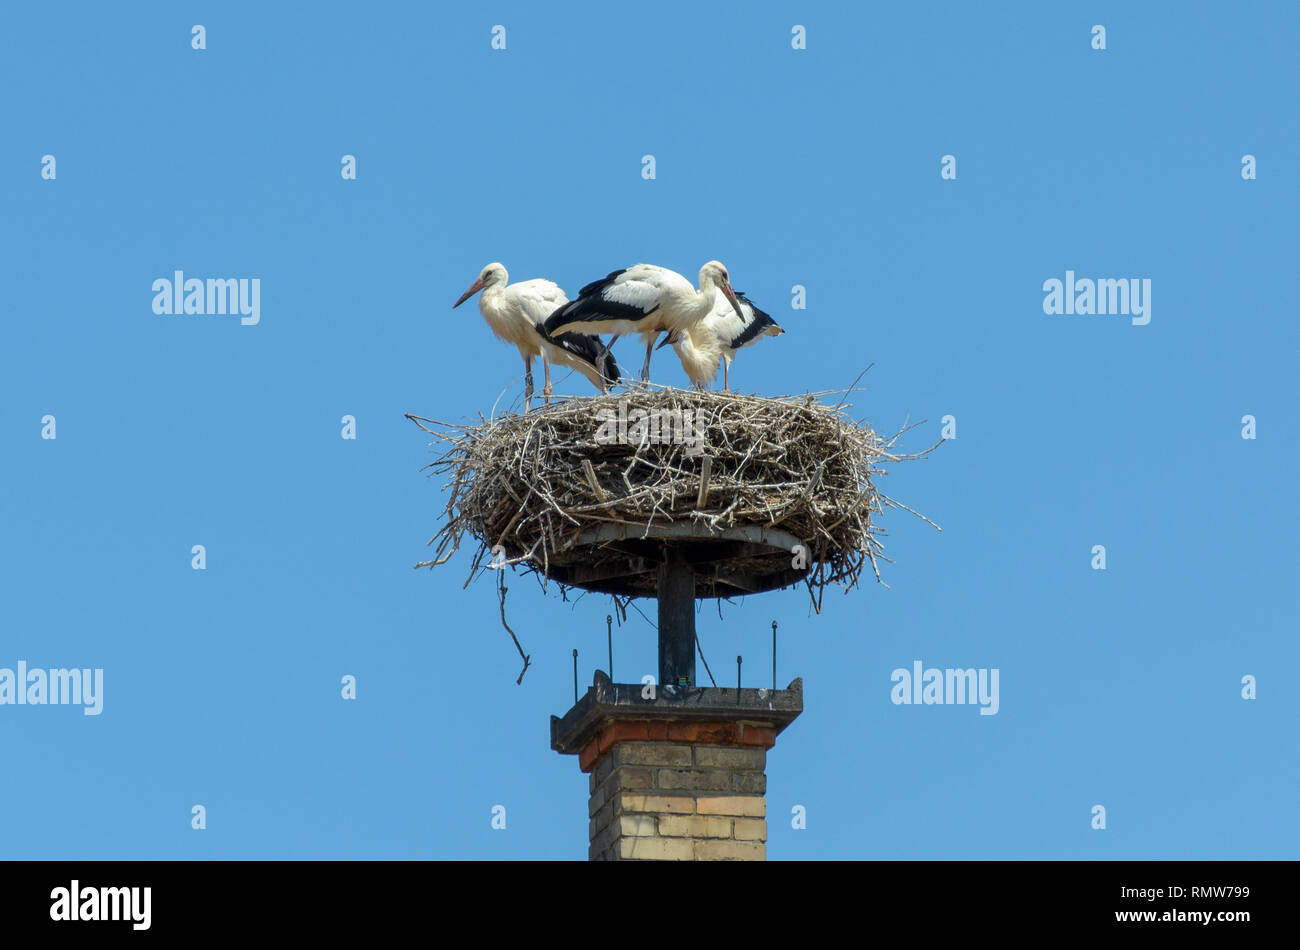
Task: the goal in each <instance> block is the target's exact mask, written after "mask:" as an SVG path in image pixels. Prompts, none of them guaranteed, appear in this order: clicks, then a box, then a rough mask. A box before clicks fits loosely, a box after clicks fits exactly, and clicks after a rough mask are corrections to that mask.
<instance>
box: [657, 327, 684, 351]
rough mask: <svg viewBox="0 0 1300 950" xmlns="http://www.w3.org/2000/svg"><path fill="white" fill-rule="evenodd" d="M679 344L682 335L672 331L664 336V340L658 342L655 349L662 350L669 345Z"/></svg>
mask: <svg viewBox="0 0 1300 950" xmlns="http://www.w3.org/2000/svg"><path fill="white" fill-rule="evenodd" d="M680 342H682V335H681V334H680V333H678V332H677V331H676V330H673V331H671V332H669V333H665V334H664V338H663V339H662V340H660V341H659V345H658V346H656V347H655V349H656V350H662V349H663V348H664V347H665V346H667V345H668V344H670V343H680Z"/></svg>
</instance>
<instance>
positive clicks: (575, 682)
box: [573, 647, 578, 706]
mask: <svg viewBox="0 0 1300 950" xmlns="http://www.w3.org/2000/svg"><path fill="white" fill-rule="evenodd" d="M573 705H575V706H576V705H578V649H577V647H574V650H573Z"/></svg>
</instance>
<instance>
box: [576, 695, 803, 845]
mask: <svg viewBox="0 0 1300 950" xmlns="http://www.w3.org/2000/svg"><path fill="white" fill-rule="evenodd" d="M641 691H642V687H641V686H640V685H620V684H614V683H611V682H610V680H609V679H608V678H607V677H606V676H605V675H604V673H602V672H600V671H599V670H598V671H597V672H596V680H595V683H594V684H593V686H592V688H591V689H589V690H588V691H587V695H586V696H584V697H583V698H582V699H580V700H579V702H578V703H577V704H575V705H574V707H573V709H571V710H570V711H569V712H568V713H567V714H566V715H565V716H564V717H563V719H560V718H556V717H552V718H551V745H552V748H554V749H555V750H556V751H558V752H564V753H570V754H576V755H577V756H578V765H579V767H580V768H581V769H582V771H584V772H586V773H588V786H587V787H588V791H589V792H590V796H591V797H590V799H589V801H588V810H587V813H588V816H589V819H590V820H589V823H588V833H589V840H590V845H589V847H588V849H587V857H588V858H589V859H590V860H592V861H640V860H649V861H763V860H766V858H767V805H766V799H765V797H764V796H765V795H766V793H767V775H766V768H767V750H768V749H770V748H772V747H773V746H774V745H775V744H776V737H777V734H778V733H780V732H781V731H782V730H783V729H784V728H785V727H786V726H787V725H789V724H790V722H792V721H793V720H794V719H795V718H796V717H797V716H798V715H799V713H800V712H802V711H803V683H802V681H800V680H795V681H794V682H793V683H791V684H790V686H789V687H788V688H787V689H784V690H766V689H763V690H754V689H745V690H729V689H720V688H717V687H714V688H709V689H697V688H694V687H692V688H689V689H679V690H675V691H669V690H666V689H665V690H661V691H660V692H659V694H658V696H656V697H655V698H653V699H649V700H647V699H645V698H644V697H643V696H642V695H641Z"/></svg>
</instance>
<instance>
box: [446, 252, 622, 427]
mask: <svg viewBox="0 0 1300 950" xmlns="http://www.w3.org/2000/svg"><path fill="white" fill-rule="evenodd" d="M509 279H510V277H509V274H507V272H506V269H505V267H504V266H502V265H501V264H497V263H492V264H489V265H487V267H484V268H483V270H482V271H481V272H480V273H479V276H478V280H476V281H474V283H473V284H471V285H470V287H469V289H468V290H466V291H465V292H464V293H463V294H461V295H460V299H459V300H457V301H456V302H455V303H454V304H452V309H453V310H455V309H456V308H457V307H459V306H460V305H461V304H463V303H464V302H465V301H466V300H468V299H469V298H470V297H472V296H473V295H474V294H476V293H478V292H479V291H482V292H483V293H482V295H481V296H480V297H479V298H478V309H479V312H480V313H481V314H483V319H484V320H486V321H487V325H488V326H489V327H490V328H491V329H492V332H493V333H494V334H495V335H496V337H497V338H498V339H501V340H504V341H505V342H507V343H513V344H514V345H515V347H516V348H518V350H519V355H520V356H521V357H523V360H524V409H525V411H527V409H528V408H529V406H530V405H531V404H532V399H533V363H532V361H533V357H535V356H540V357H541V358H542V365H543V367H544V369H545V373H546V385H545V387H544V388H543V389H542V395H543V396H544V397H545V398H546V401H547V403H550V401H551V364H552V363H557V364H559V365H561V366H567V367H569V368H571V369H576V370H577V371H578V372H579V373H581V374H582V375H583V376H585V377H587V379H589V380H590V381H591V383H592V385H594V386H596V387H598V388H599V389H600V390H601V391H602V392H608V391H609V387H610V384H611V383H616V382H618V379H619V376H620V375H621V373H620V371H619V368H618V364H617V363H615V362H614V357H613V355H612V354H610V353H609V352H608V348H607V347H605V346H603V345H602V344H601V342H600V340H599V339H598V338H596V337H594V336H588V335H586V334H579V333H570V334H568V335H566V336H565V337H563V338H562V339H558V340H548V339H546V338H545V336H543V334H542V329H541V325H542V321H543V320H545V319H546V317H547V316H548V315H549V314H551V313H553V312H554V311H555V309H556V308H557V307H562V306H564V304H566V303H568V302H569V298H568V297H566V296H565V295H564V291H563V290H561V289H560V288H559V287H558V286H557V285H556V284H554V283H552V282H551V281H549V280H521V281H519V282H518V283H515V284H510V283H508V281H509Z"/></svg>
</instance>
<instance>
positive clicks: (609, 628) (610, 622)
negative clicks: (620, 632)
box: [605, 614, 614, 683]
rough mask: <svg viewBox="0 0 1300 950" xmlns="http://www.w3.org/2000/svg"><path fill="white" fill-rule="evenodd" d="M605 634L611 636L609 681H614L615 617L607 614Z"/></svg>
mask: <svg viewBox="0 0 1300 950" xmlns="http://www.w3.org/2000/svg"><path fill="white" fill-rule="evenodd" d="M605 635H606V636H607V637H608V638H609V681H610V682H611V683H612V682H614V618H613V617H612V616H610V615H609V614H605Z"/></svg>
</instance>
